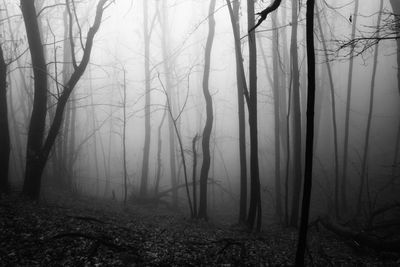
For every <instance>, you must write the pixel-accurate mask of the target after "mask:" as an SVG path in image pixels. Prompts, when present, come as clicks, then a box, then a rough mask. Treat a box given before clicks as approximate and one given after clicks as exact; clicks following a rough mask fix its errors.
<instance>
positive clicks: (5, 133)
mask: <svg viewBox="0 0 400 267" xmlns="http://www.w3.org/2000/svg"><path fill="white" fill-rule="evenodd" d="M16 134H17V133H16ZM9 161H10V132H9V127H8V111H7V64H6V62H5V60H4V54H3V48H2V47H1V45H0V195H1V194H2V193H8V190H9V184H8V166H9Z"/></svg>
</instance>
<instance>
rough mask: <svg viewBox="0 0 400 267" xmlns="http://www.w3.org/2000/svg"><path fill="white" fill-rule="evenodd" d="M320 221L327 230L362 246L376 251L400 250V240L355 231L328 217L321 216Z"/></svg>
mask: <svg viewBox="0 0 400 267" xmlns="http://www.w3.org/2000/svg"><path fill="white" fill-rule="evenodd" d="M320 223H321V224H322V226H324V227H325V228H326V229H327V230H329V231H331V232H333V233H335V234H337V235H338V236H341V237H344V238H347V239H351V240H354V241H355V242H357V243H358V244H360V245H361V246H365V247H368V248H371V249H373V250H376V251H380V252H382V251H387V252H400V240H390V241H388V240H382V239H380V238H378V237H372V236H370V235H368V234H366V233H365V232H362V231H354V230H352V229H350V228H349V227H346V226H342V225H339V224H337V223H335V222H333V221H331V220H330V219H328V218H321V219H320Z"/></svg>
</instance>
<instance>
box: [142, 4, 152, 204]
mask: <svg viewBox="0 0 400 267" xmlns="http://www.w3.org/2000/svg"><path fill="white" fill-rule="evenodd" d="M148 17H149V8H148V0H143V35H144V38H143V40H144V72H145V104H144V121H145V122H144V131H145V133H144V148H143V160H142V177H141V179H140V196H141V197H145V196H146V195H147V184H148V173H149V153H150V137H151V128H150V74H151V73H150V38H151V29H150V28H149V23H148V21H149V19H148Z"/></svg>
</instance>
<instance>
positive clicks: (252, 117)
mask: <svg viewBox="0 0 400 267" xmlns="http://www.w3.org/2000/svg"><path fill="white" fill-rule="evenodd" d="M254 14H255V12H254V1H253V0H247V24H248V29H249V30H250V29H253V28H254V25H255V20H254ZM249 55H250V61H249V102H248V108H249V128H250V205H249V213H248V217H247V224H248V226H249V228H251V229H252V228H253V227H254V224H255V223H256V228H257V230H260V228H261V192H260V176H259V175H260V174H259V166H258V123H257V122H258V121H257V46H256V38H255V33H254V31H251V32H250V33H249Z"/></svg>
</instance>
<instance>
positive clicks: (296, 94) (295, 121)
mask: <svg viewBox="0 0 400 267" xmlns="http://www.w3.org/2000/svg"><path fill="white" fill-rule="evenodd" d="M297 20H298V1H297V0H292V33H291V42H290V58H291V62H292V64H291V76H292V86H293V88H292V99H289V101H292V106H293V112H292V126H293V134H292V144H293V150H292V151H293V182H292V184H293V186H292V190H293V195H292V205H291V208H292V209H291V214H290V225H291V226H295V227H296V226H297V225H298V223H299V207H300V192H301V180H302V171H301V165H302V157H301V148H302V146H301V142H302V141H301V140H302V138H301V135H302V131H301V108H300V72H299V56H298V47H297V46H298V43H297V29H298V22H297Z"/></svg>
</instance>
